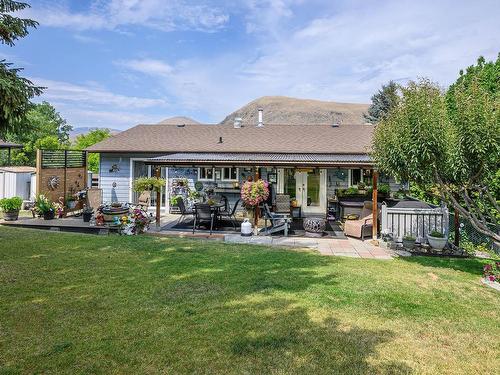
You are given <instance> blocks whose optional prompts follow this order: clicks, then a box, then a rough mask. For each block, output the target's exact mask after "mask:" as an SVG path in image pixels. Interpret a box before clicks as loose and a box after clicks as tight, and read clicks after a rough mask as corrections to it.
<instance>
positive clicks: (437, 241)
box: [427, 231, 448, 250]
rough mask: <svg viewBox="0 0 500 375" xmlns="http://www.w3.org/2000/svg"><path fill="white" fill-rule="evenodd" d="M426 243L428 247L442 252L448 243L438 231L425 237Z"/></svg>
mask: <svg viewBox="0 0 500 375" xmlns="http://www.w3.org/2000/svg"><path fill="white" fill-rule="evenodd" d="M427 241H429V245H430V246H431V247H432V248H434V249H438V250H443V249H444V247H445V246H446V243H447V242H448V238H447V237H445V235H444V234H443V233H441V232H438V231H432V232H431V233H430V234H428V235H427Z"/></svg>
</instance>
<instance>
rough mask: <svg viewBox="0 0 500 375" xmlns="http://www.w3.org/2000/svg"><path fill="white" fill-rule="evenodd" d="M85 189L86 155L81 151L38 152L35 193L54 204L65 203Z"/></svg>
mask: <svg viewBox="0 0 500 375" xmlns="http://www.w3.org/2000/svg"><path fill="white" fill-rule="evenodd" d="M86 187H87V153H86V152H85V151H81V150H38V151H37V159H36V192H37V194H44V195H46V196H47V197H48V198H49V199H51V200H52V201H54V202H61V200H63V201H64V202H65V201H66V198H67V197H68V195H72V194H74V193H76V192H78V191H81V190H83V189H85V188H86Z"/></svg>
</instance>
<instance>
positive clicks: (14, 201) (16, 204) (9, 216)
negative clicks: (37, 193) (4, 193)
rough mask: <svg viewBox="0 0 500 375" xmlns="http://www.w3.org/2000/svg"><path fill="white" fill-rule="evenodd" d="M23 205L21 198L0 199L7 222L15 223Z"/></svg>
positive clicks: (0, 205)
mask: <svg viewBox="0 0 500 375" xmlns="http://www.w3.org/2000/svg"><path fill="white" fill-rule="evenodd" d="M22 205H23V200H22V199H21V198H20V197H12V198H3V199H0V208H1V209H2V211H3V218H4V219H5V221H15V220H17V218H18V217H19V211H20V210H21V207H22Z"/></svg>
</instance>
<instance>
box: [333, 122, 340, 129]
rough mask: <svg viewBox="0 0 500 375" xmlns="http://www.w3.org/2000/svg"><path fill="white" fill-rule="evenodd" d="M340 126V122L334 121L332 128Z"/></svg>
mask: <svg viewBox="0 0 500 375" xmlns="http://www.w3.org/2000/svg"><path fill="white" fill-rule="evenodd" d="M339 126H340V124H339V123H338V122H334V123H333V124H332V128H338V127H339Z"/></svg>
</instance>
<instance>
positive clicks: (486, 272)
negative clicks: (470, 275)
mask: <svg viewBox="0 0 500 375" xmlns="http://www.w3.org/2000/svg"><path fill="white" fill-rule="evenodd" d="M483 276H484V277H485V278H486V279H488V280H489V281H496V282H499V281H500V262H495V263H488V264H485V265H484V267H483Z"/></svg>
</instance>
